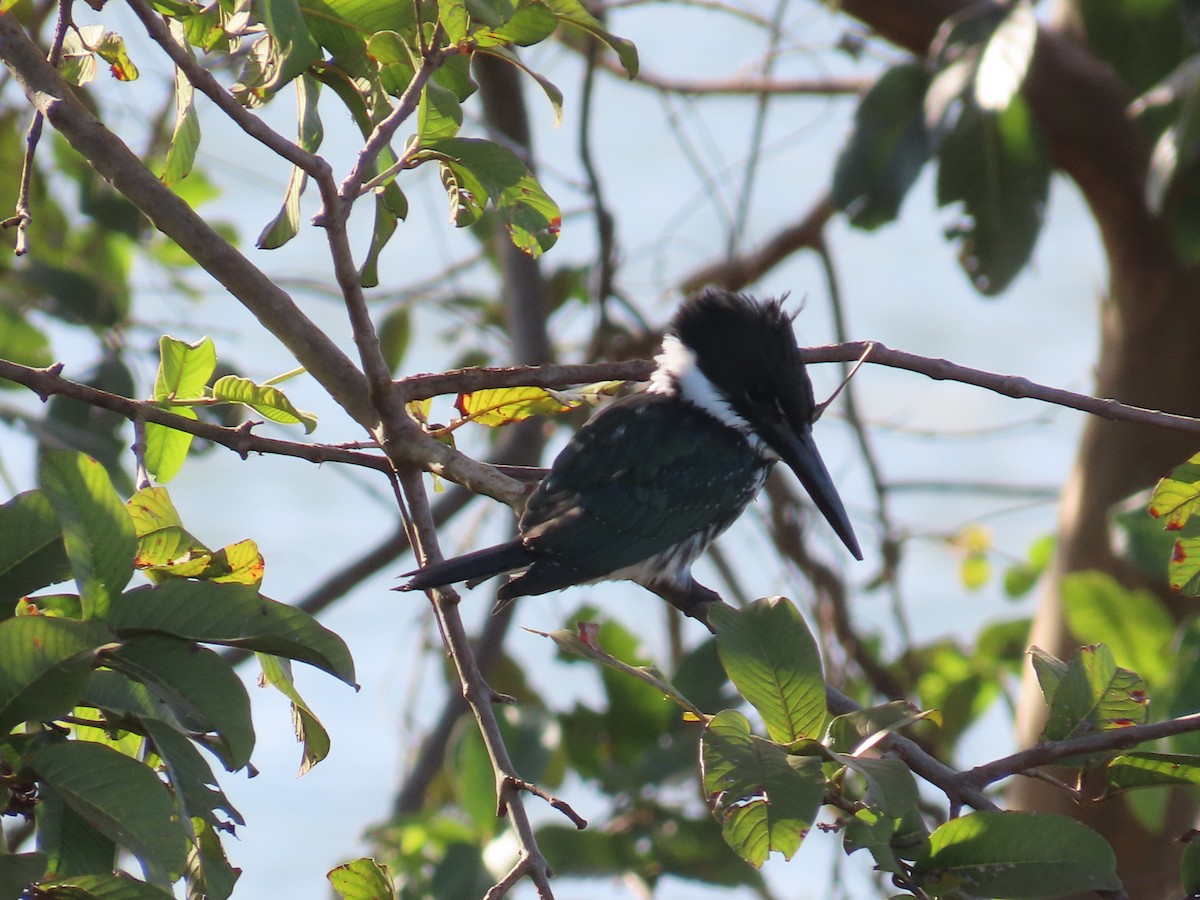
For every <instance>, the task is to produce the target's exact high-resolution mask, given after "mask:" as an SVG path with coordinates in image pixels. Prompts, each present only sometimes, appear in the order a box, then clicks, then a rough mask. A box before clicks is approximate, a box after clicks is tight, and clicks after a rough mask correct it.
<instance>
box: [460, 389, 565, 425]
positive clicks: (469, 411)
mask: <svg viewBox="0 0 1200 900" xmlns="http://www.w3.org/2000/svg"><path fill="white" fill-rule="evenodd" d="M454 406H455V408H456V409H457V410H458V411H459V412H460V413H462V415H463V417H464V418H468V419H470V420H472V421H473V422H477V423H478V424H480V425H489V426H492V427H495V426H499V425H509V424H511V423H513V422H521V421H524V420H525V419H528V418H530V417H531V416H554V415H558V414H559V413H564V412H567V411H569V410H571V409H574V408H575V407H577V406H579V403H569V404H568V403H563V402H562V401H561V400H559V399H558V398H556V397H555V396H553V394H551V392H550V391H548V390H546V389H545V388H540V387H513V388H485V389H483V390H480V391H472V392H469V393H465V394H459V395H458V398H457V399H456V400H455V401H454Z"/></svg>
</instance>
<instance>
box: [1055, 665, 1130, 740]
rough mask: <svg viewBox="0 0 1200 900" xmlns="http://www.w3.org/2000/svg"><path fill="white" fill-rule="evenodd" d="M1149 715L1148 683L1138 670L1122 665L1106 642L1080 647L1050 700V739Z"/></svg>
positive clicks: (1124, 723)
mask: <svg viewBox="0 0 1200 900" xmlns="http://www.w3.org/2000/svg"><path fill="white" fill-rule="evenodd" d="M1148 714H1149V707H1148V702H1147V698H1146V684H1145V682H1144V681H1142V679H1141V678H1140V677H1139V676H1138V674H1137V673H1136V672H1131V671H1129V670H1128V669H1122V668H1120V667H1118V666H1117V664H1116V663H1115V662H1114V661H1113V656H1112V653H1111V651H1109V649H1108V648H1107V647H1106V646H1104V645H1103V644H1094V645H1091V646H1087V647H1080V648H1079V650H1078V651H1077V652H1076V653H1075V655H1074V656H1072V657H1071V659H1070V661H1069V662H1068V663H1067V670H1066V672H1065V674H1064V675H1063V677H1062V681H1061V682H1060V683H1059V685H1058V687H1057V689H1056V690H1055V691H1054V697H1053V699H1052V700H1051V701H1050V714H1049V717H1048V718H1047V720H1046V738H1047V740H1051V741H1061V740H1067V739H1069V738H1072V737H1077V736H1078V735H1080V734H1085V733H1092V732H1096V731H1109V730H1111V729H1114V728H1125V727H1127V726H1129V725H1138V724H1141V723H1143V722H1145V721H1146V718H1147V715H1148Z"/></svg>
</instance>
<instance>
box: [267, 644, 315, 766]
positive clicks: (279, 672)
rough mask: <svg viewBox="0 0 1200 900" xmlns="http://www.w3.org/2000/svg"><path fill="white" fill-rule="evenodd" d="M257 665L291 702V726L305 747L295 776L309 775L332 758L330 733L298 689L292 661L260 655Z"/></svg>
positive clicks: (272, 684) (270, 682) (270, 683)
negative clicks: (327, 757) (320, 764)
mask: <svg viewBox="0 0 1200 900" xmlns="http://www.w3.org/2000/svg"><path fill="white" fill-rule="evenodd" d="M258 662H259V665H261V666H262V673H263V680H264V681H265V682H266V683H267V684H269V685H271V686H272V687H274V688H275V689H276V690H278V691H279V692H280V693H281V694H283V695H284V696H285V697H287V698H288V700H290V701H291V702H292V726H293V728H295V730H296V740H298V741H299V742H300V744H301V746H302V747H303V748H304V749H303V755H302V756H301V759H300V771H299V772H297V773H296V775H297V777H299V776H301V775H304V774H307V772H308V771H309V770H310V769H311V768H312V767H313V766H315V765H316V764H317V763H319V762H320V761H321V760H323V759H324V758H325V757H326V756H328V755H329V746H330V744H329V732H327V731H326V730H325V726H324V725H322V724H321V720H320V719H318V718H317V716H316V714H315V713H314V712H313V711H312V708H311V707H310V706H309V705H308V704H307V703H306V702H305V701H304V698H303V697H301V696H300V692H299V691H297V690H296V684H295V682H294V681H293V680H292V664H291V661H290V660H287V659H281V658H280V657H278V656H271V655H270V654H268V653H260V654H258Z"/></svg>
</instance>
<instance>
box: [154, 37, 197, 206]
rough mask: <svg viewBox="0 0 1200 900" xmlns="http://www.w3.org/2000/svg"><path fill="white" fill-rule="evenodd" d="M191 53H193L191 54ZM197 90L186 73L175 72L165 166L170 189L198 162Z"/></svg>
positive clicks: (164, 177)
mask: <svg viewBox="0 0 1200 900" xmlns="http://www.w3.org/2000/svg"><path fill="white" fill-rule="evenodd" d="M189 52H190V51H189ZM195 94H196V89H195V88H194V87H192V83H191V82H190V81H188V79H187V76H186V75H184V74H183V70H182V69H176V70H175V130H174V131H173V132H172V133H171V143H170V144H169V145H168V147H167V161H166V163H165V164H164V166H163V171H162V175H160V176H159V177H160V178H161V179H162V183H163V184H165V185H166V186H167V187H171V186H173V185H176V184H178V183H179V182H181V181H183V179H185V178H187V176H188V173H190V172H191V171H192V165H193V164H194V163H195V162H196V151H197V150H198V149H199V148H200V116H199V115H197V113H196V107H195Z"/></svg>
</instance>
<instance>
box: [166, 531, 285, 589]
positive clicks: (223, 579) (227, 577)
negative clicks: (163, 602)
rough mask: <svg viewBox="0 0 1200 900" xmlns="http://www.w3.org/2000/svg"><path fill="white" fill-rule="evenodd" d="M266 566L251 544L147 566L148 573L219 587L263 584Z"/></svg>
mask: <svg viewBox="0 0 1200 900" xmlns="http://www.w3.org/2000/svg"><path fill="white" fill-rule="evenodd" d="M264 568H265V562H264V560H263V557H262V554H261V553H259V552H258V545H257V544H256V543H254V541H252V540H248V539H247V540H244V541H238V542H237V543H236V544H230V545H229V546H228V547H222V548H221V549H220V550H217V551H216V552H214V553H209V552H207V551H203V550H192V551H189V552H187V553H185V554H183V555H182V556H181V557H179V558H178V559H175V560H172V561H170V562H167V563H163V564H160V565H154V566H148V567H147V569H148V571H149V572H152V573H155V574H158V575H166V576H171V577H174V578H195V579H198V580H200V581H212V582H216V583H218V584H249V585H256V584H259V583H260V582H261V581H262V578H263V570H264Z"/></svg>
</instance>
